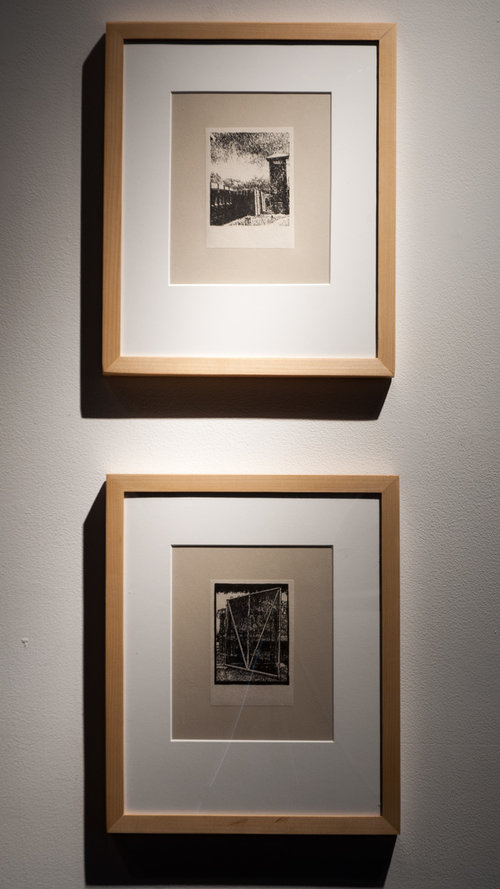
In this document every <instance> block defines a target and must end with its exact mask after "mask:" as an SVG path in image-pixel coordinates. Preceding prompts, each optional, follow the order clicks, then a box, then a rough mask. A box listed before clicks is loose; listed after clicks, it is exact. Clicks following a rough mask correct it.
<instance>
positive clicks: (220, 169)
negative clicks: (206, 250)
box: [207, 127, 293, 246]
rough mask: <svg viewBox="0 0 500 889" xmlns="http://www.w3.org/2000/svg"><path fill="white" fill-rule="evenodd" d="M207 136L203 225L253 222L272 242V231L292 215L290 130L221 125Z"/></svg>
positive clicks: (247, 225)
mask: <svg viewBox="0 0 500 889" xmlns="http://www.w3.org/2000/svg"><path fill="white" fill-rule="evenodd" d="M207 135H208V152H207V180H208V181H207V185H208V193H209V201H208V205H209V228H210V229H212V230H213V229H214V228H221V227H232V228H234V227H245V228H247V229H249V228H250V229H255V228H256V227H258V228H259V237H260V238H261V239H262V238H264V239H267V241H268V243H269V246H274V245H275V244H276V236H277V232H276V230H277V229H283V227H285V228H287V229H288V230H290V226H291V220H292V210H293V183H292V179H293V177H292V169H293V158H292V150H293V139H292V130H291V129H283V128H263V127H262V128H248V129H236V128H226V129H210V130H208V131H207ZM252 243H253V241H249V245H251V244H252ZM264 243H265V240H264ZM226 246H230V242H228V243H227V244H226ZM238 246H240V242H238ZM259 246H262V240H260V241H259Z"/></svg>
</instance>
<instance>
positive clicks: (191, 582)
mask: <svg viewBox="0 0 500 889" xmlns="http://www.w3.org/2000/svg"><path fill="white" fill-rule="evenodd" d="M263 578H265V579H266V580H269V581H272V580H275V581H276V583H281V582H283V581H284V580H289V581H290V582H291V584H292V585H293V609H292V616H291V621H290V624H291V626H290V632H291V634H293V645H291V647H290V652H291V657H293V665H291V670H290V674H291V676H292V677H293V678H292V686H291V688H292V694H289V695H288V703H287V701H286V695H283V694H282V690H280V689H279V687H277V696H276V701H277V703H273V702H271V703H269V700H270V699H269V695H268V688H264V689H263V695H262V703H255V701H256V700H257V701H258V692H259V689H258V688H252V689H251V691H252V703H250V704H248V703H245V702H244V698H243V699H240V701H239V703H237V704H230V705H221V704H214V703H213V699H214V698H213V692H214V682H213V679H214V671H213V655H212V651H213V649H212V641H213V636H212V634H213V597H212V592H213V582H214V581H215V580H219V581H224V580H234V579H238V580H239V581H247V582H252V581H254V582H260V581H262V579H263ZM171 672H172V737H173V738H174V739H198V740H203V739H206V740H209V739H220V740H225V739H232V740H290V741H297V740H332V739H333V549H332V548H331V547H326V546H323V547H274V546H264V547H239V546H234V547H213V546H208V547H204V546H174V547H172V671H171ZM271 701H272V697H271Z"/></svg>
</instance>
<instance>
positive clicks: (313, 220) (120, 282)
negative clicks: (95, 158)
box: [103, 22, 396, 377]
mask: <svg viewBox="0 0 500 889" xmlns="http://www.w3.org/2000/svg"><path fill="white" fill-rule="evenodd" d="M395 35H396V28H395V25H392V24H345V23H342V24H332V23H329V24H312V23H309V24H287V23H282V24H271V23H266V24H250V23H238V24H236V23H221V22H218V23H174V22H166V23H161V24H159V23H134V22H126V23H122V22H120V23H111V24H108V26H107V31H106V86H105V108H106V111H105V149H104V246H103V369H104V373H106V374H138V375H141V374H142V375H145V374H151V375H157V376H158V375H160V376H161V375H186V374H188V375H230V376H246V375H253V376H256V375H261V376H270V375H274V376H295V377H297V376H299V377H301V376H316V377H318V376H326V377H330V376H350V377H353V376H354V377H356V376H363V377H369V376H381V377H390V376H392V375H393V373H394V232H395V93H396V88H395V45H396V44H395V40H396V38H395Z"/></svg>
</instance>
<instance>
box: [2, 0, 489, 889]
mask: <svg viewBox="0 0 500 889" xmlns="http://www.w3.org/2000/svg"><path fill="white" fill-rule="evenodd" d="M139 19H148V20H161V19H172V20H193V21H196V20H222V21H224V20H226V21H229V20H235V21H237V20H242V21H243V20H263V21H266V20H269V21H272V20H277V21H303V20H314V21H330V20H332V21H333V20H337V21H388V22H391V21H395V22H397V23H398V116H397V122H398V154H397V182H398V200H397V371H396V377H395V379H394V380H393V382H392V383H391V384H390V385H389V386H387V387H381V386H380V385H378V386H374V385H372V384H370V383H365V384H357V385H354V384H353V383H349V382H346V383H344V384H335V385H334V384H331V383H317V384H314V385H312V386H307V385H306V384H301V383H300V382H295V383H291V382H289V383H285V384H283V385H280V384H278V383H276V382H274V383H271V382H266V383H258V382H252V381H240V382H235V383H233V384H228V383H227V382H226V383H221V382H220V381H219V382H218V381H204V382H199V381H198V382H193V381H192V382H186V381H184V382H183V381H177V382H176V381H161V380H152V381H149V382H147V381H138V380H120V381H117V380H112V379H106V380H105V379H103V378H102V377H101V375H100V372H99V349H100V343H99V337H100V302H99V301H100V290H99V281H100V262H101V256H100V213H101V204H100V201H101V187H102V178H101V163H102V76H103V40H102V38H103V34H104V29H105V22H106V21H107V20H110V21H113V20H139ZM499 21H500V16H499V14H498V4H497V3H496V2H495V0H478V2H470V0H459V2H454V0H421V2H418V3H417V2H412V0H399V2H396V0H386V2H384V0H380V2H377V3H373V2H368V0H359V2H355V0H351V2H348V0H344V2H343V0H339V2H333V0H309V2H307V3H306V2H303V0H302V2H301V0H265V2H264V0H254V2H253V3H248V2H243V0H213V2H203V0H184V2H183V0H172V2H168V0H164V2H160V0H157V2H154V0H146V2H142V3H133V2H131V0H77V2H73V3H67V2H63V0H46V2H44V3H39V2H35V0H19V2H18V3H11V4H8V6H5V8H4V10H3V14H2V26H3V27H2V31H3V33H2V60H3V65H2V93H3V105H2V108H3V113H2V139H1V141H2V218H1V222H0V226H1V230H2V275H3V289H2V297H1V313H2V314H1V328H0V331H1V332H0V336H1V342H2V348H1V356H0V361H1V372H2V429H1V438H2V458H3V459H2V465H3V470H4V471H3V485H2V510H1V513H0V523H1V532H0V539H1V545H2V586H1V603H2V604H1V613H2V617H1V620H0V633H1V644H0V675H1V677H2V678H1V682H0V714H1V716H0V743H1V758H0V761H1V763H2V766H1V768H2V772H3V777H2V792H1V794H0V806H1V824H2V828H1V832H0V885H1V886H5V887H6V889H31V887H35V886H36V887H37V889H81V887H84V886H85V885H89V884H91V885H106V884H107V885H109V884H114V885H136V884H137V885H139V884H142V885H148V884H156V885H162V884H165V885H167V884H169V885H172V884H180V883H184V884H188V885H189V884H190V883H197V884H198V885H202V886H207V887H208V886H211V885H213V884H215V883H218V884H223V885H236V884H237V883H239V882H240V883H241V882H244V881H245V878H246V882H247V883H250V884H251V885H254V884H255V885H256V884H259V885H263V886H266V885H271V884H279V883H282V884H285V885H291V884H293V883H295V884H301V885H306V886H307V885H310V886H313V885H354V884H356V881H358V883H357V884H358V885H381V883H382V882H383V881H384V880H385V885H386V886H387V887H388V889H422V887H426V889H435V887H437V886H439V887H440V889H447V887H450V889H451V887H453V889H462V887H463V889H488V887H493V886H495V885H497V878H498V872H499V868H500V861H499V857H498V836H497V834H496V831H497V827H498V820H499V815H500V813H499V810H498V792H497V789H496V787H495V779H496V781H497V782H498V777H499V775H498V753H499V742H498V738H499V736H500V732H499V729H500V726H499V715H498V711H499V708H498V700H499V697H500V696H499V649H498V602H499V573H500V572H499V567H500V566H499V555H498V552H499V545H498V531H499V508H498V482H499V466H498V437H499V425H500V424H499V420H500V405H499V395H498V382H499V373H498V372H499V350H498V341H499V334H500V325H499V321H500V301H499V277H500V276H499V252H500V251H499V250H498V230H499V224H500V218H499V200H498V178H499V176H498V174H499V169H498V167H499V162H498V137H499V112H498V106H499V98H500V91H499V56H498V45H499V37H500V34H499V30H500V24H499ZM109 472H112V473H119V472H148V473H150V472H156V473H214V472H215V473H229V472H230V473H278V474H279V473H334V474H338V473H349V474H358V473H360V474H361V473H377V474H378V473H380V474H384V473H389V474H399V475H400V477H401V631H402V645H401V663H402V674H401V684H402V833H401V836H400V837H399V838H398V839H397V840H396V842H395V843H392V841H391V842H387V841H385V840H383V839H382V840H380V839H379V840H369V841H366V842H358V843H356V842H354V841H352V840H344V841H338V840H333V839H328V838H323V840H321V841H318V842H317V843H315V842H314V841H313V840H311V841H309V842H308V843H301V842H300V841H297V842H296V843H294V844H290V843H289V842H288V843H287V842H286V840H279V839H274V840H273V839H269V840H267V841H261V842H260V843H259V842H254V843H246V842H245V841H243V840H241V839H238V838H235V839H234V841H233V840H232V839H231V838H230V839H225V840H224V838H222V839H221V838H213V837H208V838H207V839H206V840H204V839H199V840H198V841H196V842H195V841H194V840H191V839H190V838H188V839H186V838H179V839H177V840H170V841H169V840H165V841H164V840H162V838H158V837H157V838H151V837H147V838H142V839H134V838H131V839H130V841H129V842H121V841H119V840H118V839H117V838H112V837H106V835H105V834H104V830H103V798H102V789H103V783H102V782H103V765H102V762H103V760H102V750H103V718H102V707H103V687H102V681H103V657H102V642H103V637H102V633H103V623H102V595H103V585H102V582H103V540H102V531H103V509H104V499H103V483H104V479H105V475H106V473H109ZM363 862H364V863H363Z"/></svg>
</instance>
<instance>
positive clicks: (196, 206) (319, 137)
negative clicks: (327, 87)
mask: <svg viewBox="0 0 500 889" xmlns="http://www.w3.org/2000/svg"><path fill="white" fill-rule="evenodd" d="M217 127H220V128H221V129H224V128H241V130H242V131H244V130H245V128H246V127H248V128H249V129H255V128H257V129H258V128H262V129H266V128H276V127H282V128H290V129H291V130H293V165H292V169H293V174H292V175H293V208H294V209H293V236H294V237H293V243H294V247H293V248H289V247H278V248H264V247H252V248H250V249H247V248H246V247H216V248H214V247H207V225H206V221H207V202H208V201H209V188H208V180H207V164H206V133H207V130H210V129H216V128H217ZM330 134H331V96H330V94H329V93H280V94H271V93H174V94H173V95H172V166H171V213H170V228H171V232H170V282H171V283H172V284H308V283H309V284H326V283H329V280H330V179H331V176H330V163H331V145H330V142H331V135H330ZM240 233H241V230H240Z"/></svg>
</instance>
